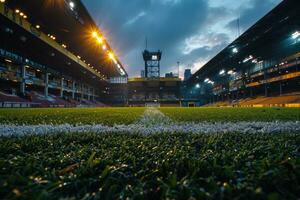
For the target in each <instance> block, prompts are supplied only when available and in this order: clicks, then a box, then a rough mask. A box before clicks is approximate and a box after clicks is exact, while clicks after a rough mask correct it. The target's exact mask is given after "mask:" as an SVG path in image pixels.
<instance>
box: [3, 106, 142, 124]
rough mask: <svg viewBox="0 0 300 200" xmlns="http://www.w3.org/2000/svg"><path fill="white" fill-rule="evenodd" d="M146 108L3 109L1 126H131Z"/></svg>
mask: <svg viewBox="0 0 300 200" xmlns="http://www.w3.org/2000/svg"><path fill="white" fill-rule="evenodd" d="M144 110H145V109H144V108H130V109H128V108H75V109H74V108H50V109H49V108H41V109H38V108H37V109H1V110H0V124H8V123H13V124H65V123H69V124H80V123H81V124H104V125H114V124H130V123H133V122H134V121H136V120H137V119H138V118H139V117H140V116H141V115H142V114H143V112H144Z"/></svg>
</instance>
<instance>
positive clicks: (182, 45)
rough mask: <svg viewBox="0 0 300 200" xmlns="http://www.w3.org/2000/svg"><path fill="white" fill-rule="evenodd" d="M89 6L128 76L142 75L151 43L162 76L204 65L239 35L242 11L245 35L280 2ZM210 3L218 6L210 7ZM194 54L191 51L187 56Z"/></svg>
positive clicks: (149, 1)
mask: <svg viewBox="0 0 300 200" xmlns="http://www.w3.org/2000/svg"><path fill="white" fill-rule="evenodd" d="M226 1H230V2H232V4H224V2H223V0H208V1H207V0H127V1H124V0H101V1H95V0H85V1H84V3H85V5H86V6H87V8H88V10H89V11H90V12H91V15H92V16H93V18H94V19H95V21H96V22H97V23H98V25H99V27H100V28H101V30H102V31H103V32H104V35H105V36H106V37H107V38H108V41H109V43H110V44H111V46H112V47H113V49H114V50H115V51H116V52H117V54H118V56H120V59H121V61H122V63H123V65H124V66H125V68H126V70H127V71H128V72H129V75H130V76H136V75H139V74H140V70H141V69H142V68H143V60H142V56H141V52H142V51H143V50H144V48H145V37H147V38H148V41H149V48H150V50H157V49H161V50H162V51H163V58H162V74H163V73H165V72H169V71H171V70H174V68H176V67H175V66H176V62H177V61H180V62H181V63H182V65H183V66H190V65H194V66H196V67H194V68H199V67H201V66H199V63H204V62H205V61H207V60H208V59H210V58H212V57H213V56H214V55H216V54H217V53H218V52H219V51H220V50H221V49H222V48H224V47H225V46H226V45H227V44H228V43H229V42H231V40H233V39H234V38H233V36H232V35H234V31H235V30H236V29H235V27H236V25H234V22H236V20H235V19H236V18H237V10H236V9H238V10H239V12H240V15H241V23H242V27H243V30H245V29H246V28H248V27H249V26H250V25H252V24H253V23H254V22H255V21H257V20H258V19H259V18H260V17H261V16H262V15H264V14H266V12H267V11H268V10H270V9H271V8H272V7H274V6H275V5H276V3H278V2H279V1H280V0H264V1H261V0H241V1H245V2H247V3H248V2H251V4H250V5H249V3H248V4H247V6H246V5H245V6H244V7H243V4H240V5H241V6H240V7H239V8H234V9H233V8H231V7H232V5H233V4H234V3H235V2H236V0H226ZM211 2H213V3H214V5H213V6H211V4H210V3H211ZM186 49H189V51H186Z"/></svg>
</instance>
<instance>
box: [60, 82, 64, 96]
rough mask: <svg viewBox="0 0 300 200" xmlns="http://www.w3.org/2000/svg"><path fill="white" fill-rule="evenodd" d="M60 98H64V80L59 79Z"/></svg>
mask: <svg viewBox="0 0 300 200" xmlns="http://www.w3.org/2000/svg"><path fill="white" fill-rule="evenodd" d="M60 97H61V98H63V97H64V78H61V79H60Z"/></svg>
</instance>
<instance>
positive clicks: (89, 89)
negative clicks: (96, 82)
mask: <svg viewBox="0 0 300 200" xmlns="http://www.w3.org/2000/svg"><path fill="white" fill-rule="evenodd" d="M87 89H88V91H87V92H88V100H89V101H90V100H91V88H89V86H88V88H87Z"/></svg>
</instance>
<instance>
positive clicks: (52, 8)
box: [0, 0, 127, 77]
mask: <svg viewBox="0 0 300 200" xmlns="http://www.w3.org/2000/svg"><path fill="white" fill-rule="evenodd" d="M5 5H6V6H7V7H9V8H10V9H12V10H13V11H14V12H15V14H16V15H18V14H19V15H20V14H21V13H22V14H23V17H24V16H26V18H24V20H26V21H28V22H29V23H30V24H31V26H34V28H35V29H38V31H40V32H42V33H45V34H47V35H48V36H49V37H50V38H52V39H53V40H54V42H57V43H58V44H60V45H61V46H63V47H64V48H65V49H66V51H68V52H70V53H72V54H74V55H75V56H77V58H78V59H79V60H80V63H81V65H83V63H85V65H88V66H90V67H91V68H92V70H90V72H92V73H93V72H94V71H96V72H98V73H99V74H101V76H102V75H104V76H105V77H113V76H120V75H122V76H127V73H126V71H125V69H124V68H123V66H122V64H121V63H120V61H119V60H118V58H117V57H116V56H115V55H114V52H113V50H112V49H111V47H110V46H109V44H108V43H107V41H106V40H105V38H104V36H103V35H102V33H101V31H100V30H99V28H98V27H97V25H96V24H95V22H94V21H93V19H92V18H91V16H90V14H89V13H88V11H87V10H86V8H85V7H84V5H83V4H82V2H81V1H80V0H59V1H58V0H39V1H37V0H26V1H20V0H6V1H5ZM0 19H1V24H8V23H7V21H5V19H2V18H0ZM14 28H15V29H18V27H14ZM16 32H17V31H16ZM18 32H21V30H20V31H18ZM16 34H17V33H16ZM22 34H23V35H26V34H27V35H26V37H28V38H29V39H28V40H30V42H31V44H30V45H27V46H26V54H27V55H28V56H31V57H34V56H33V55H36V54H37V52H39V53H40V55H39V56H36V58H37V59H38V57H41V58H43V59H42V60H41V61H43V62H44V63H42V64H45V65H49V66H50V67H53V66H57V65H58V66H59V65H60V66H64V65H66V63H69V64H70V61H67V60H66V59H67V58H66V57H65V56H64V55H61V54H59V53H58V52H56V53H55V58H51V57H50V58H46V57H47V55H45V54H48V55H49V54H52V53H51V52H52V51H51V50H52V48H51V46H49V45H45V44H41V41H38V38H36V39H32V38H33V37H34V35H33V34H30V32H29V33H24V32H23V33H22ZM12 45H14V47H16V49H18V47H19V46H20V45H19V44H17V41H16V42H15V43H14V42H12ZM29 46H31V48H30V47H29ZM32 47H34V48H32ZM52 47H53V45H52ZM52 55H53V54H52ZM56 56H57V57H56ZM60 60H61V61H65V62H64V63H63V64H62V63H61V62H59V61H60ZM38 61H39V60H38ZM45 62H46V63H45ZM71 63H72V65H73V62H71ZM80 63H79V64H80ZM74 65H76V63H75V64H74ZM69 67H70V66H69ZM62 70H64V69H63V68H62ZM80 71H81V72H83V71H85V69H84V68H83V69H82V68H80V65H79V66H78V65H76V68H74V71H73V69H72V71H70V68H68V69H65V72H69V73H75V72H80ZM80 74H81V75H80V76H81V77H82V73H80Z"/></svg>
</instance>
